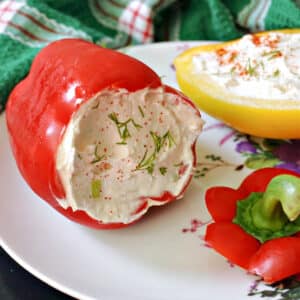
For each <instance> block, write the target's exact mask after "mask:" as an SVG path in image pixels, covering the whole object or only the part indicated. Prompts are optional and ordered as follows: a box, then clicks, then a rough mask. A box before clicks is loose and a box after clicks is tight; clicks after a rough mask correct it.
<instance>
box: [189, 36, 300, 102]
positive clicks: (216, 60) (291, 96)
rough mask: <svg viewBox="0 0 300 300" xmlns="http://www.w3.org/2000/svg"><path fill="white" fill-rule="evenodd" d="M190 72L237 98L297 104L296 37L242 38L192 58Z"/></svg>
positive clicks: (299, 53) (299, 67) (299, 57)
mask: <svg viewBox="0 0 300 300" xmlns="http://www.w3.org/2000/svg"><path fill="white" fill-rule="evenodd" d="M193 64H194V72H195V73H196V74H206V75H208V76H209V77H210V78H211V80H212V81H214V82H215V83H217V84H218V85H220V86H222V88H224V89H226V90H227V91H229V92H231V93H233V94H236V95H238V96H244V97H252V98H258V99H272V100H300V34H282V33H270V34H268V35H264V36H260V37H259V36H255V35H246V36H244V37H243V38H242V39H241V40H240V41H238V42H236V43H233V44H231V45H229V46H226V47H224V48H221V49H219V50H217V51H212V52H203V53H200V54H199V55H196V56H194V57H193Z"/></svg>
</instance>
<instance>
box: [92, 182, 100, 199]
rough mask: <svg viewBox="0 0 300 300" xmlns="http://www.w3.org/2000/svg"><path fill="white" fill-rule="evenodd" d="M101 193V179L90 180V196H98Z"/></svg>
mask: <svg viewBox="0 0 300 300" xmlns="http://www.w3.org/2000/svg"><path fill="white" fill-rule="evenodd" d="M100 194H101V180H99V179H95V180H92V182H91V195H92V198H94V199H95V198H99V197H100Z"/></svg>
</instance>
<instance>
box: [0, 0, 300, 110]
mask: <svg viewBox="0 0 300 300" xmlns="http://www.w3.org/2000/svg"><path fill="white" fill-rule="evenodd" d="M299 7H300V1H299V0H296V1H292V0H223V1H221V0H184V1H183V0H182V1H180V0H131V1H130V0H86V1H74V0H59V1H58V0H43V1H41V0H0V49H1V51H0V111H1V110H3V109H4V107H5V103H6V100H7V97H8V95H9V93H10V91H11V90H12V88H13V87H14V86H15V84H16V83H18V82H19V81H20V80H21V79H22V78H23V77H24V76H25V75H26V74H27V72H28V70H29V67H30V64H31V62H32V59H33V58H34V56H35V55H36V54H37V53H38V51H39V50H40V49H41V48H42V47H44V46H46V45H47V44H48V43H50V42H52V41H54V40H58V39H62V38H82V39H85V40H89V41H92V42H94V43H96V44H99V45H102V46H104V47H110V48H120V47H124V46H127V45H130V44H142V43H151V42H154V41H166V40H230V39H234V38H238V37H240V36H241V35H242V34H243V33H245V32H248V31H249V30H250V31H253V32H255V31H261V30H268V29H277V28H292V27H300V8H299Z"/></svg>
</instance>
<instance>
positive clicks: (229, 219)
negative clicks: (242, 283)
mask: <svg viewBox="0 0 300 300" xmlns="http://www.w3.org/2000/svg"><path fill="white" fill-rule="evenodd" d="M206 205H207V208H208V210H209V212H210V214H211V215H212V218H213V220H214V223H212V224H210V225H209V226H208V227H207V231H206V235H205V240H206V242H207V243H208V244H209V245H210V246H211V247H212V248H214V249H215V250H216V251H217V252H219V253H220V254H222V255H223V256H225V257H226V258H227V259H229V260H230V261H231V262H232V263H234V264H237V265H239V266H240V267H242V268H244V269H246V270H248V271H249V272H250V273H253V274H257V275H259V276H261V277H262V278H263V279H264V281H266V282H268V283H273V282H276V281H279V280H282V279H285V278H287V277H289V276H292V275H296V274H299V273H300V175H299V174H297V173H294V172H291V171H288V170H284V169H276V168H265V169H260V170H258V171H255V172H253V173H252V174H250V175H249V176H248V177H246V179H245V180H244V181H243V182H242V184H241V185H240V187H239V188H238V189H236V190H235V189H231V188H228V187H221V186H220V187H212V188H210V189H208V190H207V192H206Z"/></svg>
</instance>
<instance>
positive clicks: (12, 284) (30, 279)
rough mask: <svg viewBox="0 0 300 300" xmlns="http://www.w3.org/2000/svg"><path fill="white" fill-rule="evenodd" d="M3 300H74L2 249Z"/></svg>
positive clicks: (0, 284)
mask: <svg viewBox="0 0 300 300" xmlns="http://www.w3.org/2000/svg"><path fill="white" fill-rule="evenodd" d="M0 299H1V300H36V299H37V300H40V299H42V300H52V299H53V300H72V299H73V298H71V297H69V296H67V295H65V294H63V293H61V292H59V291H57V290H55V289H53V288H51V287H50V286H48V285H47V284H45V283H43V282H42V281H40V280H39V279H37V278H36V277H34V276H33V275H31V274H30V273H29V272H27V271H26V270H25V269H23V268H22V267H21V266H20V265H18V264H17V263H16V262H15V261H14V260H13V259H12V258H10V256H8V255H7V254H6V252H5V251H4V250H3V249H2V248H1V247H0Z"/></svg>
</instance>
